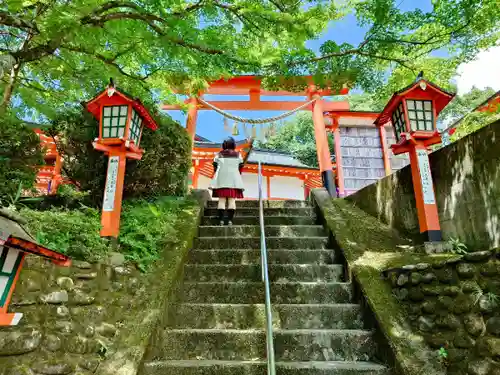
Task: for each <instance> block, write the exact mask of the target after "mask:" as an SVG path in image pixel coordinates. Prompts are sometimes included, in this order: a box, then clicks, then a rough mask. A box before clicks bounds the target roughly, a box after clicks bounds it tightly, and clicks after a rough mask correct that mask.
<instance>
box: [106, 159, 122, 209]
mask: <svg viewBox="0 0 500 375" xmlns="http://www.w3.org/2000/svg"><path fill="white" fill-rule="evenodd" d="M118 164H120V157H119V156H111V157H110V158H109V162H108V175H107V177H106V187H105V188H104V200H103V202H102V210H103V211H113V210H114V208H115V194H116V182H117V180H118Z"/></svg>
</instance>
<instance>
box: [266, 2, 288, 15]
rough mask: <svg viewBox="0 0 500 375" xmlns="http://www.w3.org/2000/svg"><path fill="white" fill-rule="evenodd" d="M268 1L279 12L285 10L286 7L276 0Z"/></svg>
mask: <svg viewBox="0 0 500 375" xmlns="http://www.w3.org/2000/svg"><path fill="white" fill-rule="evenodd" d="M269 2H270V3H271V4H273V5H274V6H275V7H276V8H278V9H279V11H280V12H283V13H285V12H286V9H285V8H284V7H282V6H281V5H280V4H279V3H278V2H277V1H274V0H269Z"/></svg>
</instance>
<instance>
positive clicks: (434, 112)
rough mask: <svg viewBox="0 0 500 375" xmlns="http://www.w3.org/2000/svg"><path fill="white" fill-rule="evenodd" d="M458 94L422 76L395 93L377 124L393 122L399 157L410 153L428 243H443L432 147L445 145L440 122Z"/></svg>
mask: <svg viewBox="0 0 500 375" xmlns="http://www.w3.org/2000/svg"><path fill="white" fill-rule="evenodd" d="M454 96H455V94H451V93H448V92H446V91H445V90H443V89H441V88H439V87H438V86H436V85H434V84H433V83H431V82H429V81H426V80H425V79H423V77H422V73H420V75H419V77H417V80H416V81H415V82H414V83H412V84H411V85H410V86H408V87H405V88H404V89H402V90H400V91H398V92H396V93H394V95H393V96H392V98H391V99H390V100H389V103H387V105H386V106H385V108H384V110H383V111H382V113H381V114H380V115H379V117H378V118H377V120H375V124H376V125H377V126H384V125H385V124H387V123H388V122H392V126H393V127H394V134H395V136H396V144H394V145H392V146H391V149H392V151H393V152H394V154H395V155H398V154H402V153H406V152H408V153H409V154H410V164H411V169H412V180H413V188H414V192H415V200H416V205H417V213H418V221H419V225H420V232H421V233H422V236H423V237H424V239H425V240H426V241H427V242H437V241H441V240H442V235H441V228H440V225H439V217H438V210H437V206H436V199H435V195H434V187H433V182H432V176H431V169H430V165H429V156H428V147H429V146H431V145H434V144H437V143H441V135H440V134H439V131H438V129H437V125H436V120H437V117H438V115H439V113H440V112H441V111H442V110H443V108H444V107H446V105H448V103H449V102H450V101H451V100H452V99H453V97H454Z"/></svg>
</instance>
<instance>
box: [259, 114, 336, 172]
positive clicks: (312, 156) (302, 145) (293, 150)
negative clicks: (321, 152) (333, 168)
mask: <svg viewBox="0 0 500 375" xmlns="http://www.w3.org/2000/svg"><path fill="white" fill-rule="evenodd" d="M328 142H329V145H330V150H333V136H332V135H331V134H330V133H328ZM256 146H257V147H260V148H265V149H269V150H276V151H283V152H288V153H290V154H291V155H293V156H294V157H295V158H297V159H298V160H300V161H301V162H302V163H304V164H306V165H309V166H311V167H317V166H318V157H317V154H316V138H315V137H314V125H313V121H312V115H311V113H309V112H300V113H298V114H297V115H296V116H295V117H293V118H292V119H290V120H288V121H286V122H285V123H284V124H283V125H281V126H280V127H278V130H277V132H276V134H275V135H273V136H271V137H269V138H268V139H267V140H266V141H265V142H261V141H260V142H259V141H258V142H256ZM332 154H333V152H332Z"/></svg>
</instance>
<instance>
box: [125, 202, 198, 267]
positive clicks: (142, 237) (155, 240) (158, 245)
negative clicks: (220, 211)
mask: <svg viewBox="0 0 500 375" xmlns="http://www.w3.org/2000/svg"><path fill="white" fill-rule="evenodd" d="M189 206H190V203H189V202H186V200H184V199H181V198H176V197H163V198H160V199H157V200H156V201H154V202H148V201H145V200H138V201H132V202H130V203H127V204H126V205H124V207H123V212H122V225H121V227H120V248H121V250H120V251H121V252H122V253H124V254H125V256H126V258H127V259H129V260H132V261H134V262H135V263H136V264H137V265H138V267H139V269H141V270H145V269H147V268H148V267H149V266H150V265H151V264H152V263H153V262H154V261H156V260H157V259H158V258H159V257H160V255H161V252H162V250H163V249H164V248H166V247H168V246H169V245H173V244H174V243H175V242H176V241H177V233H176V230H177V228H175V221H176V219H177V216H178V213H179V211H180V210H181V209H185V208H187V207H189Z"/></svg>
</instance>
